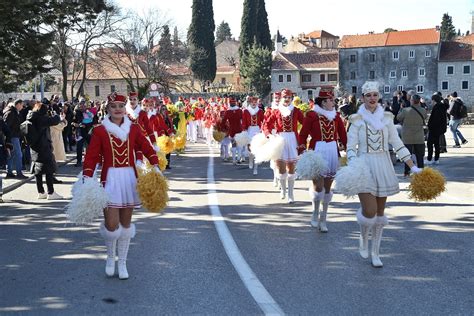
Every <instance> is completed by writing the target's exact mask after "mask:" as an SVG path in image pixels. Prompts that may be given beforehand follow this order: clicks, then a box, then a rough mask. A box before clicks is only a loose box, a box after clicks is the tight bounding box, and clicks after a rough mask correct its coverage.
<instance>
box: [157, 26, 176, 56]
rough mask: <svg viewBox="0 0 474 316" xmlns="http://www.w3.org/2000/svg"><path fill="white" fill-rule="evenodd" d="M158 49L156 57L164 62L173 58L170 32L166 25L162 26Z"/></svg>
mask: <svg viewBox="0 0 474 316" xmlns="http://www.w3.org/2000/svg"><path fill="white" fill-rule="evenodd" d="M158 44H159V45H160V50H159V51H158V57H159V58H160V60H162V61H164V62H169V61H171V60H172V59H173V44H172V43H171V33H170V28H169V26H168V25H164V26H163V32H162V33H161V38H160V41H159V42H158Z"/></svg>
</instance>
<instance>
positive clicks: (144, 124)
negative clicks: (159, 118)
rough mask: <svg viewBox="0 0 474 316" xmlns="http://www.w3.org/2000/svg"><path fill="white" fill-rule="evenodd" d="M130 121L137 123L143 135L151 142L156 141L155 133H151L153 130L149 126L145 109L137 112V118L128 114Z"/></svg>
mask: <svg viewBox="0 0 474 316" xmlns="http://www.w3.org/2000/svg"><path fill="white" fill-rule="evenodd" d="M128 118H129V119H130V121H132V122H133V123H137V124H138V125H139V126H140V130H141V131H142V134H143V136H145V137H149V138H150V141H151V143H152V144H154V143H156V138H155V134H153V130H152V129H151V127H150V122H149V120H148V114H147V113H146V112H145V111H140V113H139V114H138V118H136V119H134V118H133V117H131V116H130V115H129V116H128Z"/></svg>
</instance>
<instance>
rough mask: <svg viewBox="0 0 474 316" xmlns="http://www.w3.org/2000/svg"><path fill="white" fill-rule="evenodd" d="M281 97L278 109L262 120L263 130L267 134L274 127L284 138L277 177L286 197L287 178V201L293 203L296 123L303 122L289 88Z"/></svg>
mask: <svg viewBox="0 0 474 316" xmlns="http://www.w3.org/2000/svg"><path fill="white" fill-rule="evenodd" d="M281 97H282V100H281V101H280V104H279V105H278V109H276V110H273V111H272V114H271V115H270V117H269V118H268V119H267V120H265V121H264V124H263V132H264V133H265V135H267V136H269V135H271V134H272V129H273V128H275V129H276V133H277V134H278V135H280V136H281V137H283V139H284V140H285V146H284V147H283V153H282V156H281V158H280V159H278V160H277V166H278V178H279V180H280V185H281V198H282V199H284V198H285V197H286V184H287V180H288V203H293V202H294V196H293V188H294V185H295V179H296V174H295V164H296V161H297V159H298V123H301V124H303V119H304V116H303V112H301V111H300V110H299V109H298V108H296V107H295V106H294V105H293V104H292V102H291V101H292V98H293V92H291V90H289V89H283V90H282V92H281Z"/></svg>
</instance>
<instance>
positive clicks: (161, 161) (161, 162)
mask: <svg viewBox="0 0 474 316" xmlns="http://www.w3.org/2000/svg"><path fill="white" fill-rule="evenodd" d="M156 156H157V157H158V167H159V168H160V170H161V171H163V170H165V168H166V165H167V164H168V159H166V154H165V153H164V152H162V151H158V152H157V153H156Z"/></svg>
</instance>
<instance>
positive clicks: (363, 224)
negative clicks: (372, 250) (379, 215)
mask: <svg viewBox="0 0 474 316" xmlns="http://www.w3.org/2000/svg"><path fill="white" fill-rule="evenodd" d="M356 216H357V223H359V226H360V237H359V253H360V256H361V257H362V258H364V259H367V258H368V257H369V232H370V231H371V229H372V227H373V226H374V224H375V217H372V218H368V217H365V216H364V215H363V214H362V208H359V209H358V210H357V215H356Z"/></svg>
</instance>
